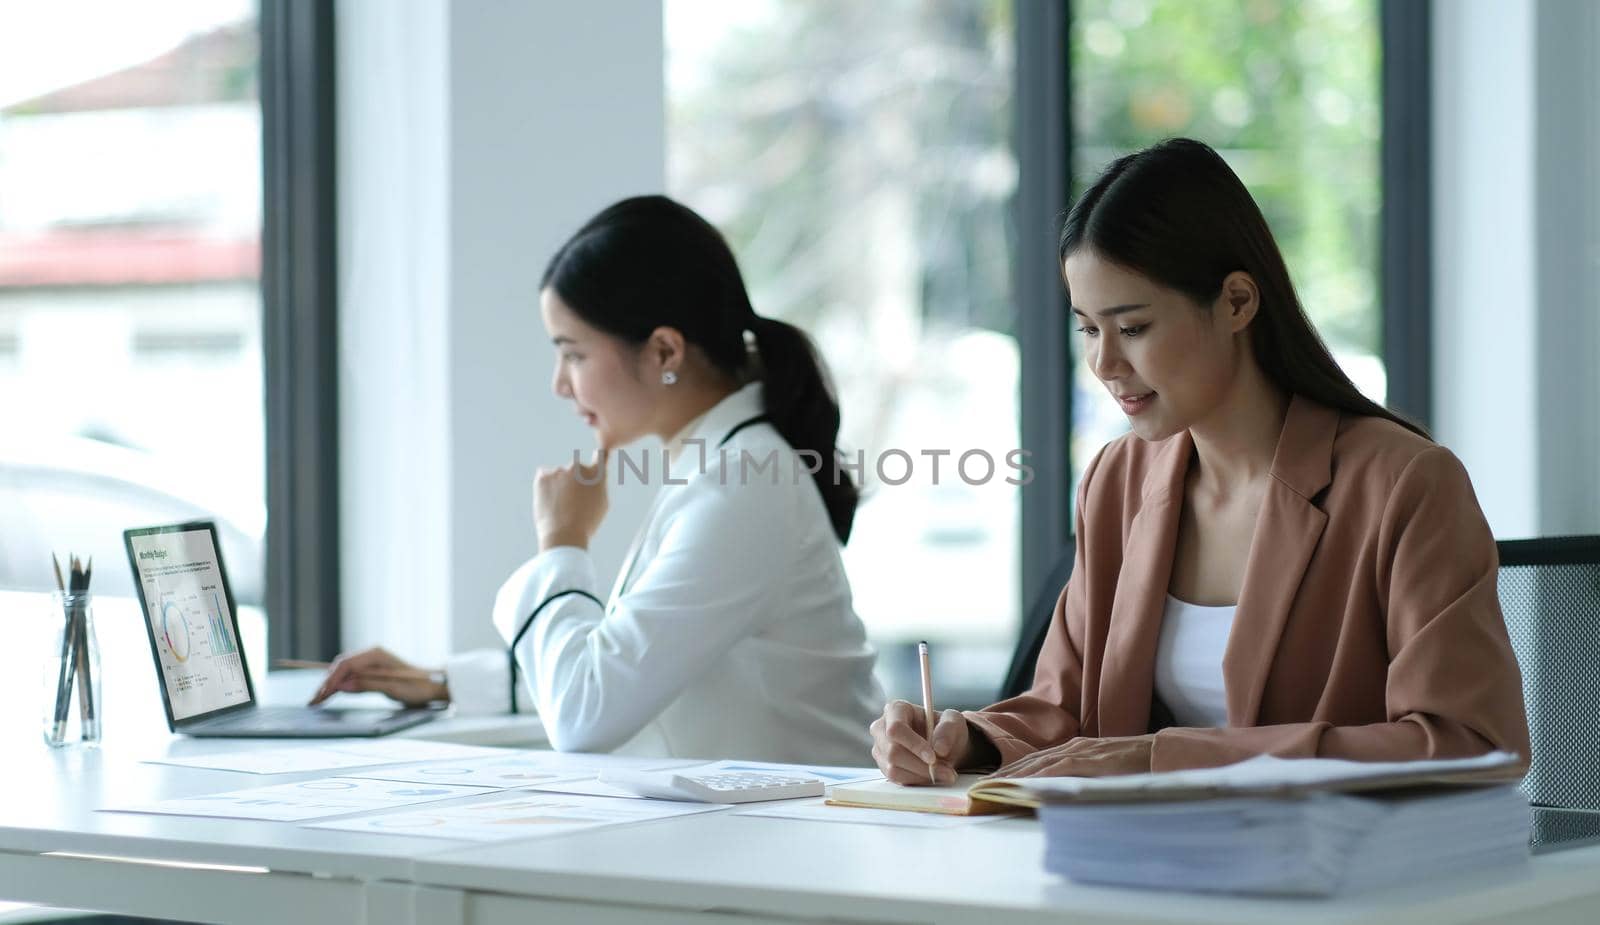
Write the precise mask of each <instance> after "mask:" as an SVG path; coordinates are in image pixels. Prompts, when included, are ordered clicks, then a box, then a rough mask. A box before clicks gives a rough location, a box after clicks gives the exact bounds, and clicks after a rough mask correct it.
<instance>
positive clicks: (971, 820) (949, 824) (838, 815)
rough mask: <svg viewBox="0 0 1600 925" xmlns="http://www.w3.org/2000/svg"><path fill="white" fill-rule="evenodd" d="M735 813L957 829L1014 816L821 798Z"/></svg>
mask: <svg viewBox="0 0 1600 925" xmlns="http://www.w3.org/2000/svg"><path fill="white" fill-rule="evenodd" d="M734 815H736V816H761V817H764V818H768V819H801V820H804V821H806V822H844V823H850V824H854V825H892V826H900V827H902V828H912V829H956V828H961V827H962V826H969V825H981V824H983V823H985V822H998V821H999V820H1001V819H1009V818H1013V817H1010V816H1006V815H1004V814H998V815H997V814H990V815H984V816H954V815H950V814H948V813H908V812H906V811H904V810H898V809H864V808H861V807H856V806H829V805H827V804H826V803H824V802H823V801H822V800H821V799H815V800H785V801H783V802H779V803H758V804H756V805H754V806H751V807H749V808H745V809H738V810H735V811H734Z"/></svg>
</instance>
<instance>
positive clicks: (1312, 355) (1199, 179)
mask: <svg viewBox="0 0 1600 925" xmlns="http://www.w3.org/2000/svg"><path fill="white" fill-rule="evenodd" d="M1083 248H1088V249H1089V250H1091V251H1093V252H1094V253H1096V254H1098V255H1100V256H1101V257H1103V258H1105V259H1106V260H1109V261H1111V262H1112V263H1115V264H1119V265H1121V266H1123V267H1126V268H1128V269H1130V270H1133V271H1135V272H1137V273H1139V274H1140V275H1142V276H1145V277H1147V278H1149V279H1151V280H1153V281H1155V282H1157V283H1159V284H1161V285H1163V286H1166V287H1167V288H1169V289H1176V290H1177V291H1179V292H1182V293H1183V294H1185V295H1187V296H1188V297H1189V298H1191V299H1193V300H1194V301H1195V302H1197V303H1198V304H1200V305H1203V306H1209V305H1210V304H1211V303H1212V302H1214V301H1215V300H1216V298H1217V296H1218V295H1220V294H1221V292H1222V280H1223V278H1224V277H1226V276H1227V275H1228V274H1229V273H1232V272H1234V271H1235V270H1243V271H1244V272H1246V273H1249V274H1250V275H1251V276H1252V277H1253V278H1254V279H1255V282H1256V287H1257V289H1258V290H1259V291H1260V298H1261V308H1260V310H1259V311H1258V312H1257V313H1256V317H1255V319H1254V320H1253V321H1252V322H1251V324H1250V332H1251V333H1250V342H1251V344H1252V349H1253V352H1254V354H1255V359H1256V363H1257V364H1258V365H1260V367H1261V369H1262V371H1263V372H1264V373H1266V375H1267V378H1268V379H1271V380H1272V381H1273V382H1274V383H1276V384H1277V385H1278V386H1279V387H1280V388H1282V389H1284V390H1285V391H1287V392H1290V393H1292V394H1299V395H1304V396H1306V397H1307V398H1310V399H1313V400H1315V401H1318V402H1321V403H1322V404H1324V405H1328V406H1329V407H1332V408H1337V409H1339V410H1340V411H1344V412H1347V413H1349V414H1359V415H1370V416H1372V417H1380V418H1387V419H1388V420H1390V421H1393V422H1394V423H1396V424H1399V425H1400V426H1401V427H1404V428H1406V429H1407V430H1410V431H1412V432H1414V433H1417V434H1420V435H1421V436H1423V437H1428V432H1427V431H1426V430H1425V429H1424V428H1423V427H1422V426H1421V425H1419V424H1417V423H1415V422H1414V421H1410V420H1408V419H1406V418H1405V417H1403V416H1401V415H1399V414H1396V413H1395V412H1393V411H1390V410H1389V409H1388V408H1385V407H1383V406H1382V405H1380V404H1378V403H1377V402H1374V401H1372V400H1371V399H1369V398H1367V397H1366V396H1365V395H1362V394H1361V392H1360V391H1359V390H1357V389H1356V387H1355V384H1354V383H1352V382H1351V381H1350V377H1349V376H1346V375H1345V373H1344V370H1342V369H1340V368H1339V364H1338V363H1336V362H1335V361H1334V359H1333V354H1331V353H1329V352H1328V347H1327V345H1326V344H1324V343H1323V342H1322V338H1321V337H1320V336H1318V335H1317V331H1316V329H1315V328H1313V327H1312V326H1311V320H1310V319H1309V318H1307V317H1306V313H1305V309H1304V308H1303V307H1302V306H1301V304H1300V297H1299V296H1298V295H1296V294H1295V291H1294V284H1293V283H1292V282H1290V280H1289V268H1288V267H1287V266H1286V265H1285V264H1284V262H1283V254H1282V253H1281V252H1280V251H1279V250H1278V244H1277V242H1276V241H1274V240H1273V238H1272V232H1271V231H1270V230H1269V229H1268V228H1267V220H1266V218H1265V217H1263V216H1262V214H1261V209H1260V208H1258V207H1257V206H1256V202H1255V200H1254V199H1252V198H1250V191H1249V190H1247V189H1245V186H1244V184H1243V183H1242V182H1240V180H1239V177H1238V176H1237V175H1236V174H1234V172H1233V170H1232V169H1230V168H1229V167H1228V164H1227V162H1226V161H1224V160H1223V159H1222V157H1221V156H1220V155H1218V154H1217V152H1216V151H1213V150H1212V149H1211V148H1210V147H1209V146H1208V145H1206V144H1204V143H1202V142H1198V141H1195V140H1193V139H1190V138H1172V139H1168V140H1167V141H1163V142H1161V143H1160V144H1157V145H1153V146H1151V147H1149V148H1145V149H1144V150H1143V151H1139V152H1136V153H1134V154H1129V155H1127V156H1126V157H1121V158H1118V159H1117V160H1115V161H1112V162H1111V166H1109V167H1107V168H1106V169H1105V171H1104V172H1102V173H1101V174H1100V176H1099V178H1098V179H1096V180H1095V181H1094V185H1093V186H1091V187H1089V189H1088V190H1087V191H1085V192H1084V194H1083V195H1082V196H1081V197H1079V199H1078V201H1077V203H1076V204H1075V205H1073V207H1072V211H1070V212H1069V213H1067V221H1066V224H1065V225H1063V226H1062V228H1061V246H1060V257H1061V259H1062V260H1063V261H1065V260H1066V258H1067V257H1068V256H1069V255H1071V254H1073V253H1075V252H1077V251H1078V250H1080V249H1083Z"/></svg>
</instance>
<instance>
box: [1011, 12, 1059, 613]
mask: <svg viewBox="0 0 1600 925" xmlns="http://www.w3.org/2000/svg"><path fill="white" fill-rule="evenodd" d="M1015 9H1016V30H1017V32H1016V34H1017V39H1016V41H1017V55H1016V68H1017V75H1016V87H1017V106H1016V113H1017V115H1016V120H1017V124H1016V149H1017V162H1018V183H1017V201H1016V211H1015V220H1016V229H1017V242H1016V271H1015V272H1016V274H1017V275H1016V293H1017V340H1018V343H1019V346H1020V349H1021V355H1022V383H1021V391H1022V395H1021V396H1020V397H1021V408H1022V410H1021V418H1022V419H1021V432H1022V445H1023V446H1024V447H1026V448H1027V449H1029V450H1030V451H1031V452H1032V455H1031V456H1030V458H1029V459H1028V464H1029V465H1030V466H1032V467H1033V480H1032V482H1030V483H1029V484H1027V485H1024V486H1022V536H1021V542H1022V576H1021V578H1022V600H1023V602H1024V604H1026V602H1027V601H1028V600H1029V599H1031V598H1032V597H1033V595H1035V594H1037V593H1038V591H1039V584H1040V582H1042V581H1044V580H1045V578H1046V576H1048V575H1049V574H1050V572H1051V569H1052V567H1053V566H1054V564H1055V561H1056V558H1057V556H1058V553H1059V551H1060V550H1061V549H1062V548H1063V547H1064V546H1065V544H1066V542H1067V540H1068V539H1069V538H1070V536H1071V533H1072V514H1071V506H1072V344H1071V340H1070V336H1071V326H1070V325H1069V324H1068V321H1067V305H1066V296H1065V293H1064V292H1063V290H1062V287H1061V269H1060V265H1059V263H1058V260H1057V257H1056V238H1057V235H1058V233H1059V232H1060V229H1061V220H1062V219H1063V218H1064V217H1065V216H1066V210H1067V207H1068V205H1069V201H1068V197H1069V196H1070V194H1071V181H1072V96H1071V69H1070V62H1069V61H1068V54H1067V50H1068V48H1069V47H1070V44H1069V38H1070V28H1071V20H1070V15H1069V10H1068V4H1066V3H1035V2H1031V0H1017V4H1016V7H1015Z"/></svg>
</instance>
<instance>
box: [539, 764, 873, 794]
mask: <svg viewBox="0 0 1600 925" xmlns="http://www.w3.org/2000/svg"><path fill="white" fill-rule="evenodd" d="M608 760H609V759H608ZM614 767H617V765H612V764H609V763H608V764H606V765H604V766H601V767H597V768H596V773H598V772H599V771H603V770H607V769H609V768H614ZM666 768H671V769H672V771H673V772H674V773H677V774H688V775H692V776H701V775H709V774H740V773H748V774H777V775H787V776H790V777H814V778H816V779H818V780H820V781H822V782H823V783H824V784H829V785H833V784H848V783H853V782H855V781H864V780H873V779H875V778H881V777H883V772H881V771H879V770H878V769H877V768H844V767H834V766H832V765H814V764H779V763H773V762H766V761H737V760H728V761H713V762H710V763H706V762H697V761H685V762H678V763H677V764H669V765H657V766H656V767H654V768H644V767H641V768H639V770H641V771H650V770H663V769H666ZM528 789H529V790H544V791H548V792H551V793H573V794H584V795H587V796H602V797H619V798H622V799H628V800H643V799H646V798H645V797H642V796H640V795H638V794H637V793H634V792H633V791H631V790H625V789H623V788H621V787H618V786H615V785H612V784H607V783H602V782H600V781H598V780H594V779H593V778H592V777H589V778H580V779H576V780H573V779H565V780H552V781H546V782H543V783H537V784H531V785H529V787H528Z"/></svg>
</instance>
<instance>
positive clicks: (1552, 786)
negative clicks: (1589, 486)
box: [1497, 536, 1600, 810]
mask: <svg viewBox="0 0 1600 925" xmlns="http://www.w3.org/2000/svg"><path fill="white" fill-rule="evenodd" d="M1497 545H1498V546H1499V549H1500V576H1499V577H1500V608H1501V610H1502V611H1504V613H1505V618H1506V629H1507V630H1508V631H1509V632H1510V634H1511V646H1512V648H1514V649H1515V650H1516V653H1517V663H1518V664H1519V665H1520V666H1521V668H1522V691H1523V697H1524V699H1525V700H1526V702H1527V707H1528V733H1529V737H1530V739H1531V741H1532V745H1533V761H1532V765H1531V767H1530V768H1529V770H1528V776H1527V777H1526V778H1524V779H1523V782H1522V789H1523V790H1524V791H1526V792H1527V794H1528V798H1529V799H1530V800H1532V801H1533V802H1534V803H1536V804H1540V805H1544V806H1560V807H1566V808H1570V809H1589V810H1600V536H1569V537H1550V538H1546V539H1534V540H1506V541H1502V542H1500V543H1498V544H1497Z"/></svg>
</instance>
